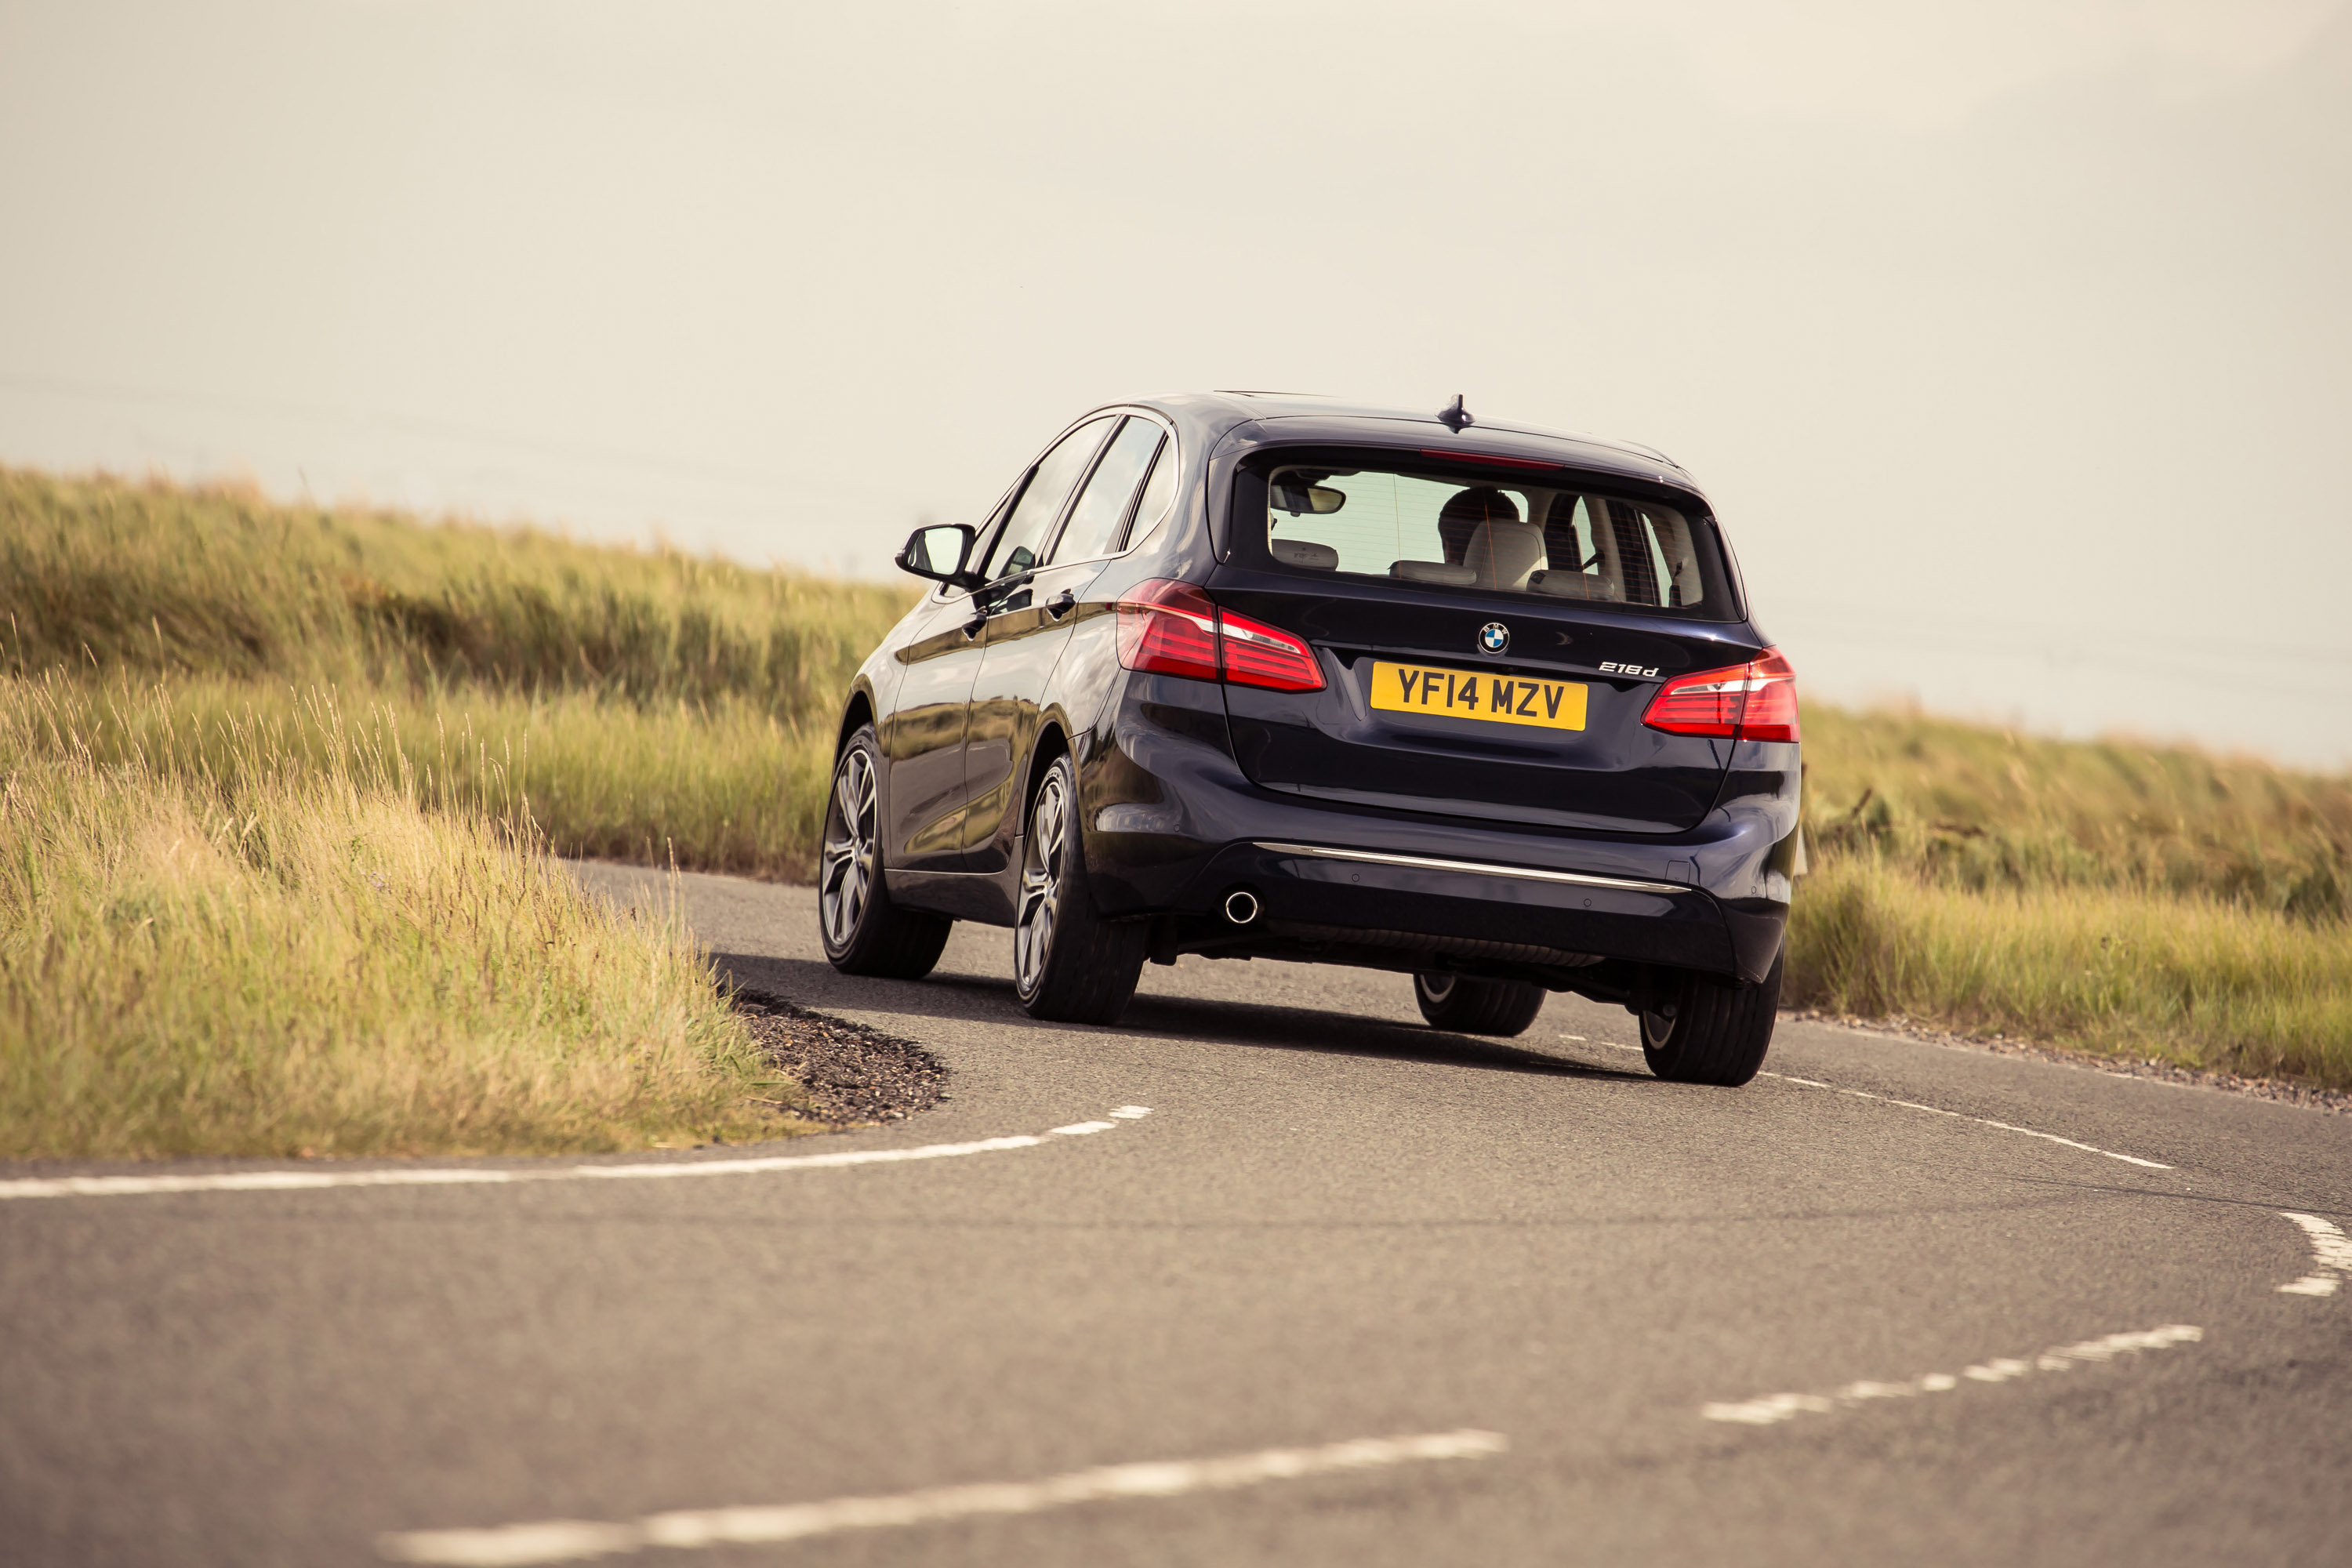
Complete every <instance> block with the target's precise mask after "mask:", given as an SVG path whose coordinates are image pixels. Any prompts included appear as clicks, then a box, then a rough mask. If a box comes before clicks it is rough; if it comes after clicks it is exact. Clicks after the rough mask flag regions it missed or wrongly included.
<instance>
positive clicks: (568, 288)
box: [0, 0, 2352, 767]
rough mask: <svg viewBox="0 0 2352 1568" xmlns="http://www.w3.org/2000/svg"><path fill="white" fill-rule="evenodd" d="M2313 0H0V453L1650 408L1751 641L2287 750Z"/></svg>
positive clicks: (247, 459)
mask: <svg viewBox="0 0 2352 1568" xmlns="http://www.w3.org/2000/svg"><path fill="white" fill-rule="evenodd" d="M2347 280H2352V14H2347V7H2346V6H2345V5H2343V4H2340V3H2338V0H2231V3H2227V4H2207V3H2201V0H2161V3H2155V0H2151V3H2137V4H2136V3H2132V0H1968V3H1965V4H1950V5H1907V6H1889V5H1884V4H1865V3H1864V0H1782V3H1779V4H1773V3H1769V0H1745V3H1743V0H1685V3H1682V4H1671V3H1667V4H1642V5H1634V4H1625V5H1602V4H1597V3H1593V0H1552V3H1549V4H1541V5H1522V4H1517V3H1513V0H1457V3H1455V4H1451V5H1436V4H1431V3H1429V0H1416V3H1413V4H1388V3H1386V0H1344V3H1337V0H1335V3H1330V4H1288V5H1285V4H1280V3H1275V0H1252V3H1250V4H1246V5H1244V4H1226V3H1223V0H1194V3H1192V4H1189V5H1181V6H1142V5H1118V4H1112V3H1107V0H1091V3H1087V4H1059V3H1048V0H1017V3H1007V4H1003V5H866V6H863V7H851V6H843V5H833V4H828V5H726V4H706V5H682V4H663V5H651V4H646V5H590V4H583V3H577V0H567V3H564V4H497V3H492V0H472V3H467V4H451V5H438V4H425V3H413V4H412V3H390V0H386V3H369V0H340V3H338V0H308V3H306V4H300V5H282V6H266V5H255V6H229V5H202V4H189V3H183V4H171V5H110V4H104V3H100V0H75V3H72V4H27V3H25V0H0V461H8V462H15V463H31V464H39V465H44V466H47V467H52V468H68V469H82V468H92V467H104V468H113V469H117V470H123V471H130V472H134V473H135V472H140V471H143V470H146V469H149V468H158V469H162V470H163V471H167V472H170V473H173V474H175V475H179V476H183V477H203V476H211V475H223V474H247V475H251V476H253V477H256V478H257V479H259V480H260V481H261V482H262V483H263V485H264V486H265V487H266V488H268V489H269V490H270V491H272V492H273V493H276V494H278V495H281V496H287V497H299V496H301V495H303V494H305V493H308V494H311V495H315V496H317V497H318V498H320V499H321V500H334V499H341V498H347V497H362V496H363V497H367V498H371V499H373V500H379V501H384V502H390V503H397V504H402V505H408V506H415V507H418V508H422V509H425V510H455V511H459V512H463V513H467V514H470V515H474V516H478V517H481V518H485V519H488V520H494V521H503V520H507V519H519V518H529V519H534V520H537V521H542V522H547V523H551V524H562V525H565V526H568V527H570V528H571V529H572V530H573V531H575V532H576V533H578V534H580V535H582V536H584V537H592V538H614V539H644V538H646V537H648V536H649V534H651V533H652V532H653V531H655V530H656V529H658V530H659V531H661V532H662V533H664V534H665V535H666V536H667V537H668V538H670V539H672V540H675V541H676V542H679V543H681V544H684V545H687V546H689V547H693V548H698V549H707V550H711V551H717V552H724V553H726V554H729V555H732V556H735V557H739V558H741V559H743V560H746V561H751V562H767V561H782V562H788V563H802V564H810V565H817V566H823V567H828V568H831V569H834V570H837V571H845V572H851V573H855V574H860V575H866V576H879V575H883V574H886V573H887V570H888V568H887V559H888V556H889V554H890V552H892V551H893V550H894V549H895V548H896V547H897V546H898V543H899V542H901V541H902V540H903V539H904V538H905V536H906V533H907V531H908V529H909V528H910V527H911V526H913V525H914V523H915V522H916V521H918V520H919V519H921V518H927V517H928V518H932V519H937V520H942V521H959V520H971V521H977V519H978V517H979V516H980V514H981V513H982V511H983V510H984V509H985V508H986V507H987V505H988V504H989V503H990V502H991V501H992V500H993V499H994V497H995V496H996V495H997V493H998V492H999V491H1000V490H1001V489H1003V486H1004V485H1005V483H1006V482H1007V481H1008V480H1010V479H1012V477H1013V473H1014V471H1015V470H1016V469H1017V468H1019V466H1020V465H1021V464H1022V463H1023V462H1024V461H1025V460H1026V458H1028V457H1029V456H1030V455H1031V454H1032V453H1033V452H1034V449H1035V448H1036V447H1038V446H1039V445H1040V444H1041V443H1042V442H1043V441H1044V439H1045V437H1048V436H1049V435H1051V434H1052V433H1053V431H1054V430H1055V429H1056V428H1058V427H1059V426H1061V425H1062V424H1063V423H1064V422H1065V421H1066V420H1067V419H1069V418H1071V417H1073V416H1076V414H1078V413H1080V412H1082V411H1083V410H1085V409H1086V408H1087V407H1088V406H1090V405H1095V404H1097V403H1101V402H1105V401H1109V400H1113V399H1118V398H1122V397H1129V396H1134V395H1142V394H1148V393H1151V392H1155V391H1164V390H1177V389H1183V388H1206V387H1219V386H1257V387H1279V388H1286V389H1297V390H1304V391H1315V392H1328V393H1333V394H1338V395H1345V396H1349V397H1351V398H1364V399H1371V400H1377V401H1384V402H1393V403H1396V404H1399V405H1403V406H1406V407H1413V408H1422V407H1425V408H1428V409H1431V410H1435V409H1436V408H1438V407H1440V406H1442V405H1444V403H1446V402H1448V401H1449V400H1450V399H1451V398H1452V397H1453V395H1454V394H1455V393H1457V392H1459V393H1462V394H1464V395H1465V396H1466V397H1467V399H1468V403H1469V406H1470V408H1471V409H1472V411H1473V412H1474V413H1480V414H1484V415H1486V416H1490V417H1493V418H1496V419H1504V420H1510V421H1517V422H1528V423H1533V424H1538V425H1544V426H1554V427H1559V428H1566V429H1572V430H1583V431H1590V432H1593V433H1596V434H1600V435H1608V436H1620V437H1631V438H1633V439H1635V440H1639V441H1643V442H1646V443H1649V444H1651V445H1654V446H1656V447H1661V448H1663V449H1664V450H1665V451H1667V452H1668V453H1670V454H1672V455H1673V456H1674V457H1675V458H1676V459H1677V460H1679V461H1681V462H1683V463H1685V465H1687V466H1688V467H1689V468H1692V469H1693V470H1694V471H1695V472H1696V474H1697V475H1698V476H1699V478H1700V479H1701V481H1702V482H1703V483H1704V484H1705V485H1706V488H1707V489H1708V492H1709V494H1710V495H1711V496H1712V497H1713V498H1714V500H1715V501H1716V504H1717V510H1718V513H1719V515H1720V516H1721V517H1722V518H1723V519H1724V521H1725V523H1726V526H1727V528H1728V530H1729V531H1730V532H1731V534H1732V537H1733V539H1734V541H1735V542H1736V543H1737V545H1738V550H1739V552H1740V556H1741V559H1742V562H1743V563H1744V564H1745V566H1746V569H1747V574H1748V581H1749V585H1750V587H1751V589H1752V591H1753V594H1754V596H1755V599H1756V601H1757V608H1758V612H1759V619H1760V620H1761V622H1762V624H1763V625H1764V626H1766V628H1767V629H1768V630H1769V632H1770V633H1771V634H1772V635H1773V636H1775V637H1777V638H1779V640H1780V642H1781V643H1782V644H1783V646H1784V647H1786V648H1787V649H1788V650H1789V652H1790V657H1791V658H1793V659H1794V660H1795V662H1796V665H1797V668H1798V670H1799V672H1800V676H1801V679H1802V680H1803V682H1804V689H1807V690H1809V691H1811V692H1812V693H1815V694H1817V695H1822V696H1829V697H1835V698H1840V699H1844V700H1861V699H1865V698H1869V697H1872V696H1876V695H1883V694H1887V695H1892V694H1908V695H1912V696H1916V698H1917V699H1918V700H1920V701H1922V702H1924V703H1926V704H1927V706H1929V707H1930V708H1933V709H1937V710H1946V711H1950V712H1954V713H1958V714H1961V715H1966V716H1974V717H1985V718H1991V719H1996V720H2002V721H2016V722H2019V723H2021V724H2023V725H2025V726H2028V727H2031V728H2033V729H2036V730H2040V731H2050V732H2059V733H2067V734H2094V733H2099V732H2102V731H2111V730H2124V731H2135V732H2141V733H2147V734H2153V735H2178V736H2186V737H2189V738H2192V739H2197V740H2200V741H2202V742H2206V743H2208V744H2210V745H2214V746H2217V747H2223V748H2231V747H2244V748H2249V749H2252V750H2256V751H2260V752H2266V753H2268V754H2271V755H2273V756H2276V757H2280V758H2283V759H2286V760H2290V761H2294V762H2299V763H2315V764H2320V765H2326V766H2331V767H2336V766H2344V765H2347V764H2352V612H2347V607H2346V605H2345V599H2346V597H2347V587H2348V586H2352V528H2347V523H2352V505H2347V500H2346V498H2347V494H2352V370H2347V363H2352V281H2347Z"/></svg>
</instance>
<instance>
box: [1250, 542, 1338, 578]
mask: <svg viewBox="0 0 2352 1568" xmlns="http://www.w3.org/2000/svg"><path fill="white" fill-rule="evenodd" d="M1265 547H1266V549H1267V550H1268V551H1269V552H1272V553H1273V556H1274V558H1275V559H1276V561H1279V562H1281V563H1283V564H1284V565H1286V566H1305V567H1307V568H1308V569H1309V570H1311V571H1316V572H1337V571H1338V570H1339V552H1338V551H1336V550H1334V549H1332V548H1331V547H1330V546H1329V545H1328V544H1318V543H1316V542H1314V541H1313V540H1311V539H1269V540H1267V541H1266V542H1265Z"/></svg>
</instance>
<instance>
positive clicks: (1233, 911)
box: [1225, 888, 1258, 926]
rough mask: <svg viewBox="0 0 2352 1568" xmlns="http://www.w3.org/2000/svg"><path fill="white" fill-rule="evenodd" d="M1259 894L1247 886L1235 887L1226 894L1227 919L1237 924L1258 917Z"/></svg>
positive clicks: (1242, 924)
mask: <svg viewBox="0 0 2352 1568" xmlns="http://www.w3.org/2000/svg"><path fill="white" fill-rule="evenodd" d="M1257 908H1258V905H1257V895H1256V894H1255V893H1253V892H1251V891H1250V890H1249V889H1247V888H1235V889H1234V890H1233V891H1232V892H1230V893H1227V894H1226V895H1225V919H1227V920H1229V921H1233V922H1234V924H1235V925H1237V926H1245V925H1247V924H1249V923H1250V921H1254V920H1255V919H1257Z"/></svg>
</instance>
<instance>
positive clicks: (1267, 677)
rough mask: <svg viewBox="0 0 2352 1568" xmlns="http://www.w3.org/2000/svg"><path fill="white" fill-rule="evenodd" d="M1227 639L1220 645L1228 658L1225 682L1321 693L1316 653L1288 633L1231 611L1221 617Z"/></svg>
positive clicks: (1226, 658)
mask: <svg viewBox="0 0 2352 1568" xmlns="http://www.w3.org/2000/svg"><path fill="white" fill-rule="evenodd" d="M1217 625H1218V629H1219V630H1220V631H1222V632H1223V637H1220V638H1219V639H1218V646H1219V647H1221V648H1222V649H1223V653H1224V656H1225V679H1227V680H1230V681H1232V682H1234V684H1235V685H1238V686H1264V687H1267V688H1269V689H1273V690H1276V691H1320V690H1322V689H1323V667H1322V666H1320V665H1318V664H1317V663H1316V662H1315V650H1314V649H1312V648H1310V647H1307V645H1306V644H1305V643H1303V642H1301V641H1299V639H1298V638H1297V637H1292V636H1291V635H1290V634H1289V633H1288V632H1284V631H1276V629H1275V628H1274V627H1272V626H1267V625H1265V623H1264V622H1262V621H1254V620H1251V619H1250V618H1249V617H1248V616H1237V615H1235V614H1234V613H1233V612H1232V611H1231V610H1226V611H1224V612H1223V613H1222V614H1221V615H1220V616H1218V621H1217Z"/></svg>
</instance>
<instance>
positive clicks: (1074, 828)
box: [1013, 752, 1150, 1024]
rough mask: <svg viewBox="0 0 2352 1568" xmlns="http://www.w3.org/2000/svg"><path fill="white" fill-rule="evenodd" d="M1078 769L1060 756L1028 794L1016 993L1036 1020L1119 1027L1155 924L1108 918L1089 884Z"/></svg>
mask: <svg viewBox="0 0 2352 1568" xmlns="http://www.w3.org/2000/svg"><path fill="white" fill-rule="evenodd" d="M1085 839H1086V835H1085V833H1084V832H1083V831H1082V830H1081V824H1080V821H1079V811H1078V770H1077V766H1076V763H1072V762H1071V760H1070V757H1069V754H1068V753H1067V752H1064V753H1063V754H1062V755H1061V756H1058V757H1055V759H1054V761H1053V764H1052V765H1051V766H1050V767H1048V768H1047V769H1046V770H1045V777H1044V778H1042V779H1040V780H1039V781H1038V783H1037V793H1036V794H1035V795H1034V796H1032V797H1031V799H1030V802H1029V812H1028V831H1027V832H1026V833H1025V834H1024V836H1023V837H1022V841H1021V881H1020V885H1019V891H1018V893H1017V894H1016V899H1017V900H1018V901H1017V903H1016V904H1015V906H1014V910H1013V994H1015V995H1017V996H1018V997H1019V998H1020V999H1021V1005H1022V1006H1023V1007H1024V1008H1025V1009H1027V1011H1028V1013H1029V1016H1031V1017H1033V1018H1045V1019H1050V1020H1053V1021H1055V1022H1056V1023H1065V1024H1116V1023H1118V1016H1119V1014H1120V1013H1122V1012H1124V1011H1125V1010H1126V1008H1127V1004H1128V1000H1129V998H1130V997H1132V996H1133V995H1134V994H1135V983H1136V981H1137V980H1138V979H1139V978H1141V976H1142V974H1143V957H1144V947H1145V943H1146V942H1148V941H1149V939H1150V925H1149V924H1148V923H1147V922H1145V921H1107V920H1104V919H1103V918H1102V917H1101V916H1100V915H1098V914H1097V913H1096V912H1095V907H1094V898H1093V894H1092V890H1091V889H1089V887H1088V886H1087V856H1086V842H1085Z"/></svg>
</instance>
